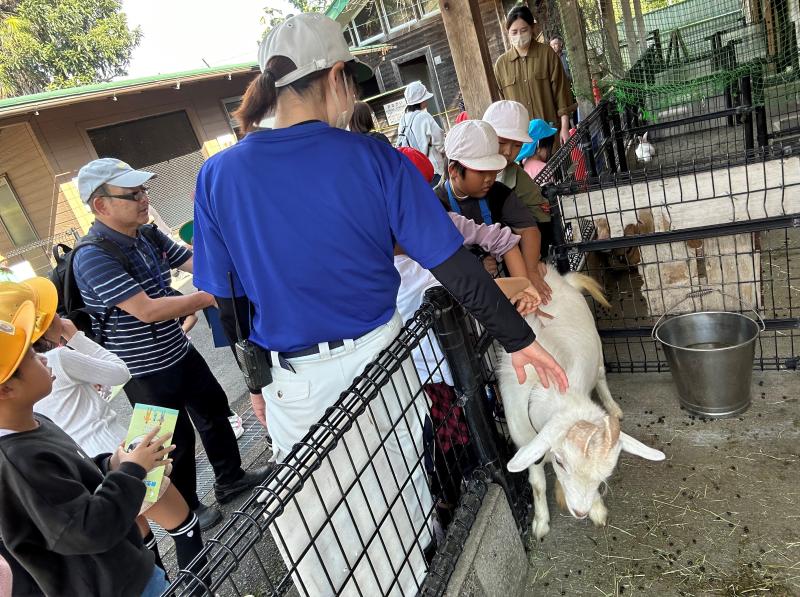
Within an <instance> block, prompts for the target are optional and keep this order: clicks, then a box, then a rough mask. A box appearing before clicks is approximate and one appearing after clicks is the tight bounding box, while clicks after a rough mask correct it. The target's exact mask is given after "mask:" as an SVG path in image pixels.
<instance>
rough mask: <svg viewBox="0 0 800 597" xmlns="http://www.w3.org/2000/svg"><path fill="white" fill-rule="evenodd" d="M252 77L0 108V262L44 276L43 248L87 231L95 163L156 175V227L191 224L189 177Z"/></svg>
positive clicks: (180, 77) (228, 75) (207, 72)
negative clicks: (86, 196) (83, 180)
mask: <svg viewBox="0 0 800 597" xmlns="http://www.w3.org/2000/svg"><path fill="white" fill-rule="evenodd" d="M384 49H385V48H384V47H383V46H368V47H362V48H359V49H357V50H355V51H356V52H357V53H358V54H360V55H369V54H370V53H373V52H378V53H380V51H382V50H384ZM257 72H258V67H257V66H256V65H255V64H253V63H248V64H239V65H233V66H225V67H218V68H206V69H201V70H195V71H188V72H181V73H175V74H169V75H158V76H153V77H146V78H141V79H132V80H127V81H114V82H110V83H102V84H98V85H89V86H84V87H76V88H71V89H61V90H58V91H51V92H45V93H38V94H35V95H28V96H21V97H13V98H7V99H2V100H0V261H2V260H3V258H7V259H8V261H9V263H10V264H12V265H14V264H15V263H19V262H23V261H28V262H29V263H30V265H31V267H32V269H33V270H35V271H37V272H41V273H45V272H47V271H49V269H50V268H51V264H52V262H51V259H50V249H51V247H52V245H53V244H54V243H57V242H68V243H69V244H72V243H73V242H74V240H75V238H76V237H77V236H80V235H82V234H83V233H84V232H85V231H86V230H87V229H88V227H89V225H90V224H91V222H92V215H91V213H89V211H88V210H87V209H86V208H85V206H84V205H83V204H82V203H81V201H80V198H79V197H78V190H77V187H76V185H75V182H74V179H75V177H76V176H77V173H78V170H79V169H80V168H81V166H83V165H84V164H86V163H87V162H90V161H91V160H93V159H96V158H98V157H116V158H119V159H122V160H124V161H126V162H128V163H129V164H130V165H131V166H133V167H134V168H142V169H145V170H150V171H152V172H156V173H157V174H158V177H157V178H156V179H154V180H153V182H152V184H151V185H149V186H150V202H151V204H152V205H153V207H154V208H155V209H156V210H157V211H158V213H159V215H160V216H161V218H162V219H163V220H164V222H165V223H166V224H167V226H169V227H170V228H173V229H174V228H177V227H178V226H180V225H181V224H182V223H184V222H185V221H187V220H189V219H191V218H192V213H193V204H192V196H193V193H194V187H195V179H196V177H197V172H198V170H199V169H200V166H201V165H202V163H203V161H204V160H205V159H206V158H207V157H208V156H209V155H212V154H213V153H215V152H217V151H219V150H220V149H222V148H224V147H227V146H229V145H231V144H233V143H235V142H236V140H237V139H238V137H239V133H238V131H237V127H236V123H235V122H234V120H233V119H232V118H231V114H232V112H233V111H234V110H235V109H236V107H237V106H238V105H239V102H240V101H241V97H242V94H243V93H244V90H245V89H246V88H247V85H248V84H249V82H250V81H251V80H252V78H253V77H254V76H255V74H256V73H257Z"/></svg>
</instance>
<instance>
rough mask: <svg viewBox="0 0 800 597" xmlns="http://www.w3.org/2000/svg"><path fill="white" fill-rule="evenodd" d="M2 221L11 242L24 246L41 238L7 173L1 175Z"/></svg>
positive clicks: (0, 216) (17, 245) (0, 211)
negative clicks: (12, 186) (23, 207)
mask: <svg viewBox="0 0 800 597" xmlns="http://www.w3.org/2000/svg"><path fill="white" fill-rule="evenodd" d="M0 222H2V224H3V226H4V227H5V229H6V231H7V232H8V236H9V237H10V238H11V242H13V243H14V246H16V247H23V246H25V245H27V244H30V243H32V242H34V241H37V240H39V237H38V236H37V234H36V231H35V230H34V229H33V225H31V221H30V220H29V219H28V215H27V214H26V213H25V210H23V209H22V205H21V204H20V202H19V199H18V198H17V194H16V193H15V192H14V189H13V188H11V183H10V182H9V181H8V178H6V176H5V175H3V176H0Z"/></svg>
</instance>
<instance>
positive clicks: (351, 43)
mask: <svg viewBox="0 0 800 597" xmlns="http://www.w3.org/2000/svg"><path fill="white" fill-rule="evenodd" d="M350 27H351V25H350V24H349V23H348V24H347V27H345V28H344V31H342V33H344V39H345V41H346V42H347V46H348V47H350V48H354V47H356V46H357V45H358V44H357V43H356V40H355V37H354V36H353V32H352V31H351V29H350Z"/></svg>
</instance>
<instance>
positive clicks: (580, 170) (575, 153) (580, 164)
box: [569, 128, 586, 180]
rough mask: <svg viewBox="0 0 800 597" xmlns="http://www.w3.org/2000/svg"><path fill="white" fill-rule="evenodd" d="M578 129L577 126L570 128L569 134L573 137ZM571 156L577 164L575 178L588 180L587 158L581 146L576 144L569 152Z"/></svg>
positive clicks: (574, 164)
mask: <svg viewBox="0 0 800 597" xmlns="http://www.w3.org/2000/svg"><path fill="white" fill-rule="evenodd" d="M576 130H577V129H575V128H572V129H570V131H569V136H570V137H572V136H573V135H574V134H575V131H576ZM569 157H570V158H571V159H572V164H573V166H575V180H586V158H585V157H584V155H583V152H582V151H581V148H580V147H578V146H577V145H576V146H575V147H574V148H573V149H572V151H571V152H570V153H569Z"/></svg>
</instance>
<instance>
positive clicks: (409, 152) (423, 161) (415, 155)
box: [397, 147, 434, 183]
mask: <svg viewBox="0 0 800 597" xmlns="http://www.w3.org/2000/svg"><path fill="white" fill-rule="evenodd" d="M397 151H399V152H400V153H402V154H403V155H404V156H406V157H407V158H408V159H409V160H411V163H412V164H414V166H416V167H417V170H419V171H420V174H422V176H424V177H425V180H427V181H428V183H430V182H431V181H432V180H433V175H434V171H433V164H431V161H430V160H429V159H428V156H426V155H425V154H424V153H422V152H421V151H419V150H418V149H414V148H413V147H398V148H397Z"/></svg>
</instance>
